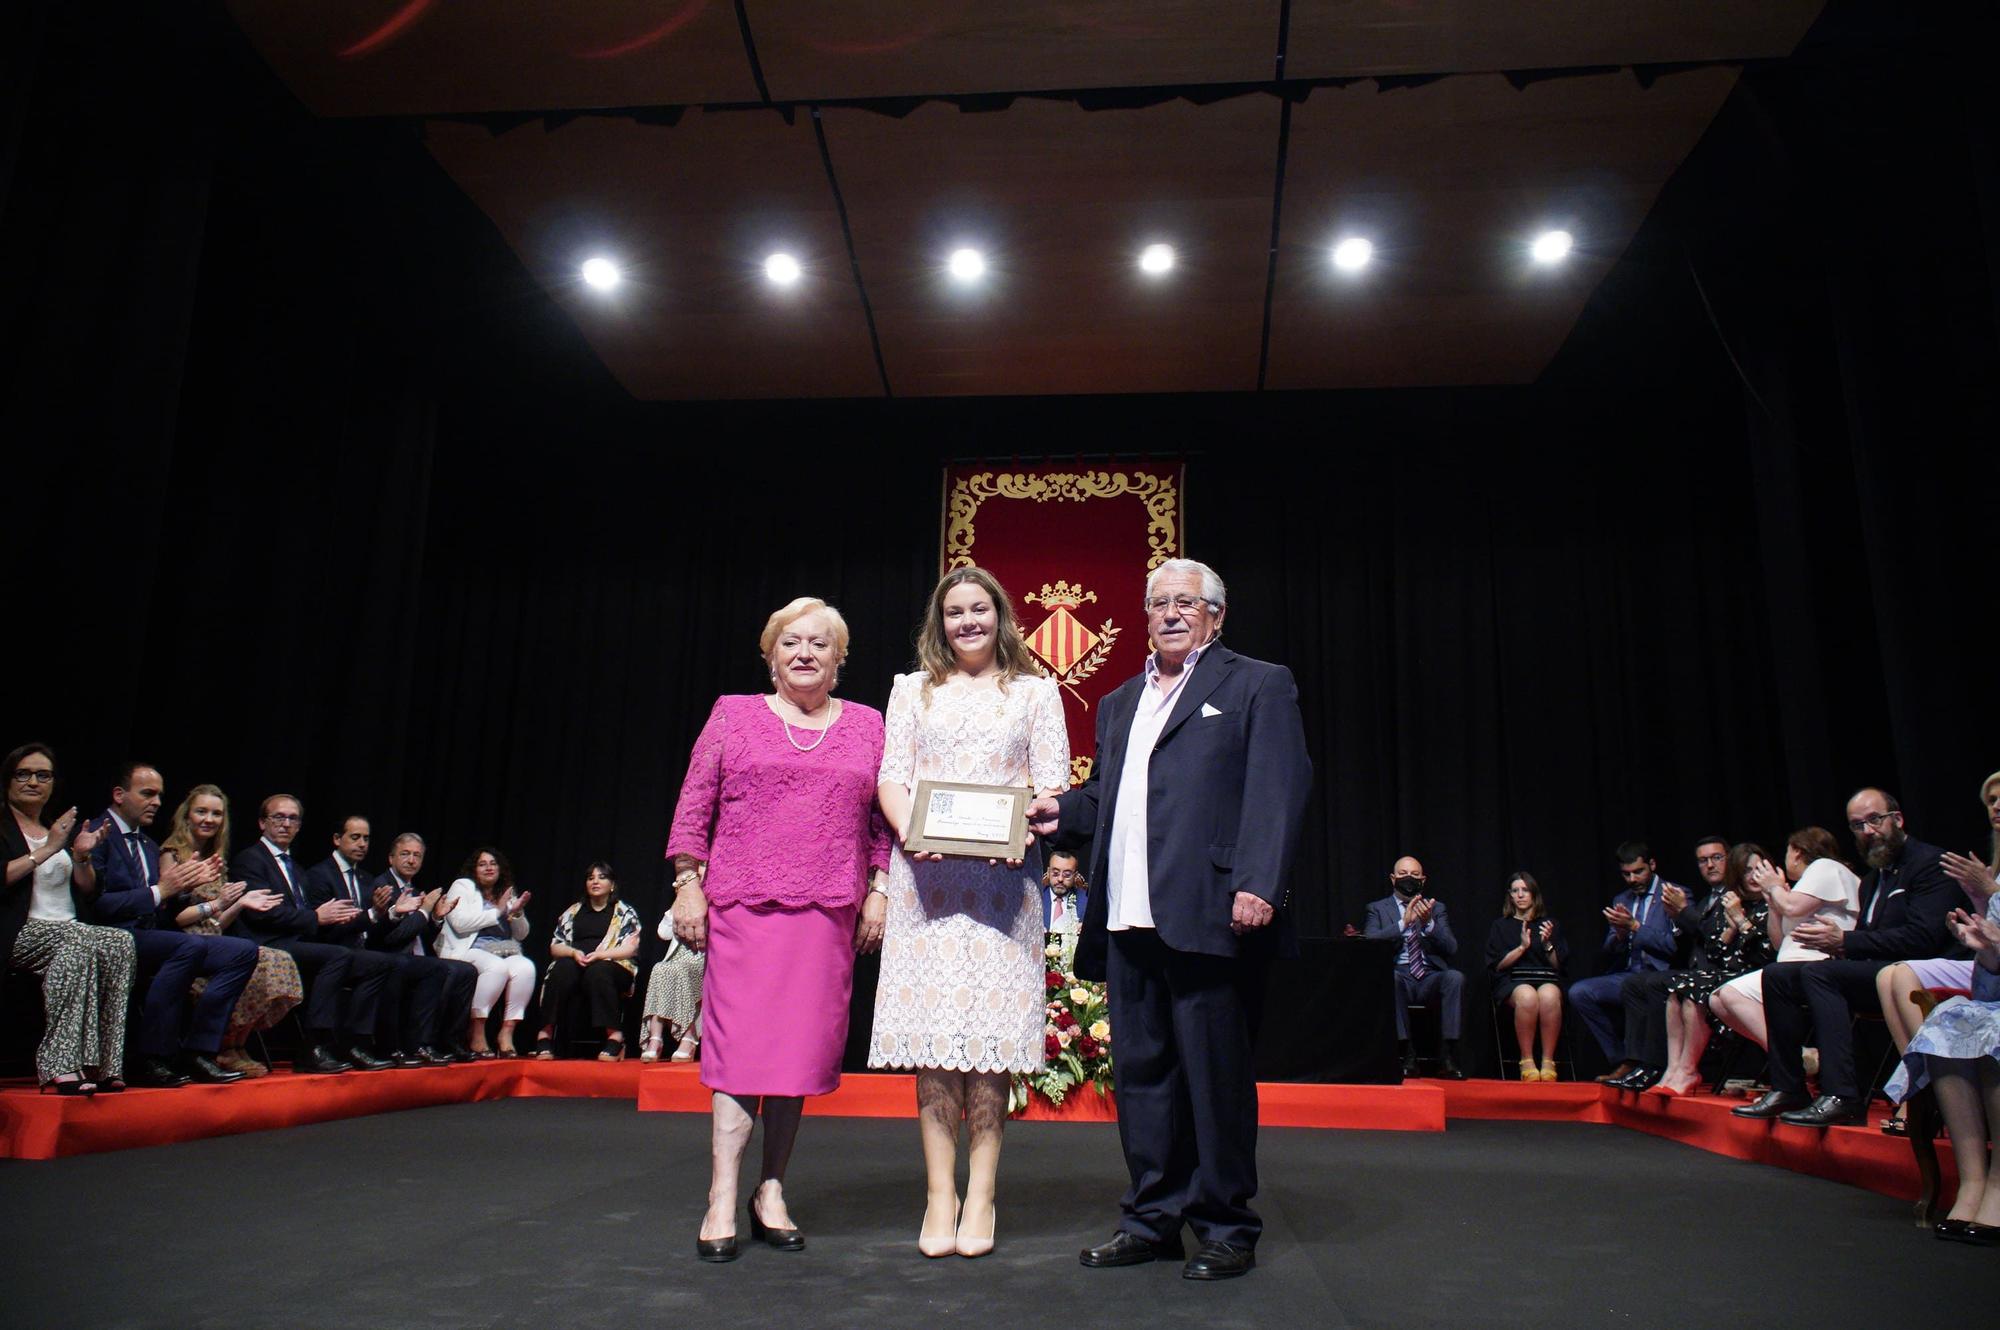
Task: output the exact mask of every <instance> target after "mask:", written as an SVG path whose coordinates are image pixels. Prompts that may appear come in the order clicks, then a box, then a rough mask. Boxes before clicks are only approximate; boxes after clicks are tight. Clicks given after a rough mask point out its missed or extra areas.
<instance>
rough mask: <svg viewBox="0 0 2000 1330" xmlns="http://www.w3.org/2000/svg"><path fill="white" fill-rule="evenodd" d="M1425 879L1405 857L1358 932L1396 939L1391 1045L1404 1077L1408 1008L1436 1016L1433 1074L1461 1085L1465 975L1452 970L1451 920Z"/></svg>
mask: <svg viewBox="0 0 2000 1330" xmlns="http://www.w3.org/2000/svg"><path fill="white" fill-rule="evenodd" d="M1426 885H1428V879H1427V878H1426V877H1425V875H1424V866H1423V864H1421V863H1419V862H1418V861H1417V859H1416V858H1415V856H1413V855H1407V854H1406V855H1404V856H1403V857H1402V858H1401V859H1398V860H1397V861H1396V866H1395V867H1394V868H1392V869H1390V870H1389V888H1390V894H1389V895H1387V896H1384V897H1383V898H1382V899H1381V900H1378V901H1373V902H1371V903H1370V904H1369V906H1368V917H1367V920H1366V921H1365V923H1364V924H1363V926H1362V930H1361V931H1362V932H1363V933H1364V934H1365V935H1366V936H1368V937H1372V938H1376V939H1378V940H1386V939H1389V938H1396V939H1400V940H1401V943H1402V948H1401V950H1399V951H1398V952H1397V953H1396V981H1395V982H1396V1042H1397V1045H1398V1046H1399V1047H1400V1048H1401V1050H1402V1054H1403V1075H1405V1076H1414V1075H1416V1074H1417V1054H1416V1049H1415V1048H1414V1047H1413V1046H1412V1044H1411V1042H1410V1004H1412V1003H1419V1004H1421V1005H1423V1006H1426V1007H1429V1008H1431V1009H1432V1010H1433V1011H1435V1012H1437V1013H1438V1026H1439V1032H1440V1034H1441V1035H1442V1036H1443V1039H1444V1048H1443V1050H1442V1053H1443V1056H1442V1058H1441V1059H1440V1062H1441V1064H1442V1065H1440V1066H1439V1068H1438V1075H1440V1076H1442V1077H1444V1078H1445V1079H1446V1080H1448V1081H1462V1080H1464V1079H1465V1073H1464V1072H1462V1071H1460V1070H1459V1069H1458V1036H1459V1025H1460V1022H1461V1021H1462V1020H1463V1019H1464V1001H1463V999H1464V995H1465V976H1464V975H1462V974H1460V973H1459V972H1458V971H1457V970H1454V969H1452V968H1451V958H1452V957H1453V956H1454V955H1456V954H1457V953H1458V939H1457V938H1456V937H1455V936H1453V935H1452V931H1451V919H1450V917H1449V915H1448V914H1447V913H1446V911H1445V905H1444V902H1443V901H1441V900H1436V899H1433V898H1432V897H1429V896H1426V895H1425V894H1424V887H1425V886H1426Z"/></svg>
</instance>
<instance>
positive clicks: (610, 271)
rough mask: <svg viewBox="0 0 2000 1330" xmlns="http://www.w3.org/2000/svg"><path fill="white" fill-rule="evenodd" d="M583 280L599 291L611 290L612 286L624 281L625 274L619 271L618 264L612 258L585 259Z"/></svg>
mask: <svg viewBox="0 0 2000 1330" xmlns="http://www.w3.org/2000/svg"><path fill="white" fill-rule="evenodd" d="M583 280H584V281H585V282H587V283H589V284H590V285H591V286H593V287H595V288H596V289H597V290H599V291H609V290H610V289H611V288H612V287H614V286H616V285H618V283H620V282H622V281H624V280H625V276H624V274H623V273H621V272H619V271H618V265H617V264H615V263H613V262H612V261H611V260H610V259H605V258H597V259H585V260H584V262H583Z"/></svg>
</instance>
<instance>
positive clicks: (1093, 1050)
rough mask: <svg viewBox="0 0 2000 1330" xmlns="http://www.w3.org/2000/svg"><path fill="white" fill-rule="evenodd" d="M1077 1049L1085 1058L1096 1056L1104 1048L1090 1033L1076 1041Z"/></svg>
mask: <svg viewBox="0 0 2000 1330" xmlns="http://www.w3.org/2000/svg"><path fill="white" fill-rule="evenodd" d="M1076 1051H1077V1052H1079V1053H1081V1054H1083V1056H1084V1057H1085V1058H1094V1057H1096V1056H1097V1055H1098V1054H1099V1053H1102V1052H1103V1051H1104V1050H1103V1049H1102V1048H1099V1047H1098V1046H1097V1041H1096V1040H1095V1039H1092V1038H1091V1037H1090V1036H1089V1035H1084V1036H1083V1037H1082V1038H1081V1039H1078V1040H1077V1041H1076Z"/></svg>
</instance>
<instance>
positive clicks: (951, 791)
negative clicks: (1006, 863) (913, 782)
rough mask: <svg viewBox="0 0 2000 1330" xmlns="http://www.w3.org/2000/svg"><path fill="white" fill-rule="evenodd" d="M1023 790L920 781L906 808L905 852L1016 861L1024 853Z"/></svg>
mask: <svg viewBox="0 0 2000 1330" xmlns="http://www.w3.org/2000/svg"><path fill="white" fill-rule="evenodd" d="M1029 793H1030V792H1029V790H1028V788H1027V787H1026V786H1024V785H966V784H961V783H959V782H957V781H948V780H920V781H918V782H917V793H916V798H915V799H914V800H913V801H912V803H911V806H910V832H909V835H908V836H906V837H905V838H904V840H903V846H904V848H905V849H910V850H916V851H918V852H919V853H922V854H953V855H964V856H967V857H971V858H978V859H1020V858H1024V857H1025V856H1026V854H1027V851H1028V798H1029Z"/></svg>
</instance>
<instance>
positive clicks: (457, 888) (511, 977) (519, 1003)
mask: <svg viewBox="0 0 2000 1330" xmlns="http://www.w3.org/2000/svg"><path fill="white" fill-rule="evenodd" d="M460 874H461V875H460V877H459V878H458V880H457V881H455V882H453V883H452V884H451V889H450V890H449V891H447V892H446V893H445V900H446V902H447V908H448V910H449V912H448V913H447V914H446V915H445V917H444V927H443V928H440V929H439V930H438V939H437V953H438V955H439V956H441V957H443V958H444V959H445V960H448V961H470V962H471V963H472V968H474V969H475V970H478V971H479V978H478V980H477V981H476V982H475V984H474V985H473V989H472V1029H471V1031H470V1032H469V1034H470V1045H471V1048H472V1055H473V1056H474V1057H477V1058H490V1057H492V1056H493V1055H494V1050H493V1049H491V1048H489V1047H487V1045H486V1026H487V1023H488V1021H489V1020H490V1019H491V1017H492V1015H493V1008H494V1007H496V1006H499V1005H500V1004H501V1001H502V999H503V997H504V999H505V1003H506V1007H505V1011H504V1013H503V1015H502V1017H501V1021H500V1045H499V1055H500V1056H501V1057H506V1058H511V1057H517V1056H519V1054H518V1052H517V1051H516V1049H515V1047H514V1027H515V1026H517V1025H519V1024H520V1023H521V1018H522V1017H523V1016H525V1015H527V1014H528V998H529V997H530V996H531V995H532V994H533V993H534V991H535V963H534V962H533V961H531V960H529V959H528V958H527V957H526V956H523V955H522V954H521V941H522V939H524V938H526V937H527V936H528V920H527V916H526V915H524V914H523V913H522V911H523V910H524V909H526V908H527V904H528V900H529V898H530V897H531V896H533V894H534V893H533V892H527V891H523V892H520V893H518V894H517V893H516V892H515V890H514V869H513V867H512V866H511V865H510V864H508V862H507V856H505V855H503V854H501V853H500V851H498V850H495V849H492V848H490V847H483V846H482V847H481V848H480V849H477V850H474V851H473V852H472V857H471V858H470V859H468V860H466V861H465V867H464V868H463V869H461V870H460Z"/></svg>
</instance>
